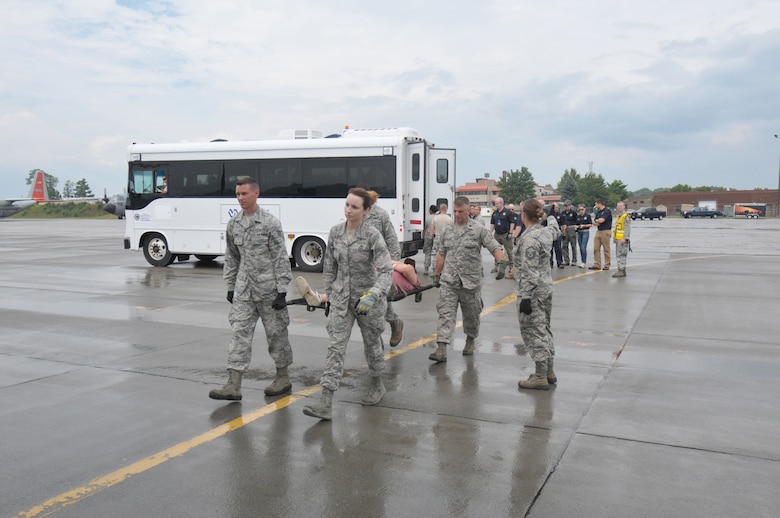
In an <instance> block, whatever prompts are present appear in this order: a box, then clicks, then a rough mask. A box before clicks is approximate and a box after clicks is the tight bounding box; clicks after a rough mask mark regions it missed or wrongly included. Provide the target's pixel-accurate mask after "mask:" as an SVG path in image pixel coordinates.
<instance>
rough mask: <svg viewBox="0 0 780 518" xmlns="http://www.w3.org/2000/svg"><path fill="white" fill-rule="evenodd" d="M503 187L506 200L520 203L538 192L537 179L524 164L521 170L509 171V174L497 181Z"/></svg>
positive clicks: (506, 201)
mask: <svg viewBox="0 0 780 518" xmlns="http://www.w3.org/2000/svg"><path fill="white" fill-rule="evenodd" d="M496 186H498V187H499V188H500V189H501V197H502V198H504V202H505V203H507V204H509V203H520V202H521V201H525V200H527V199H528V198H533V197H534V195H535V194H536V180H534V175H532V174H531V171H529V170H528V168H527V167H525V166H523V167H521V168H520V170H519V171H517V170H515V171H509V174H508V175H506V176H505V177H504V178H501V179H500V180H499V181H497V182H496Z"/></svg>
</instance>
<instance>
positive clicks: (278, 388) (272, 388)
mask: <svg viewBox="0 0 780 518" xmlns="http://www.w3.org/2000/svg"><path fill="white" fill-rule="evenodd" d="M291 389H292V383H290V376H288V375H287V367H277V368H276V378H274V382H273V383H271V384H270V385H268V386H267V387H265V389H263V392H265V395H266V396H277V395H279V394H283V393H285V392H289V391H290V390H291Z"/></svg>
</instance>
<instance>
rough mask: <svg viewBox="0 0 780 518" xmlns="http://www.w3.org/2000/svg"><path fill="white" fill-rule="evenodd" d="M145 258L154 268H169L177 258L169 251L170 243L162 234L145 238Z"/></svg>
mask: <svg viewBox="0 0 780 518" xmlns="http://www.w3.org/2000/svg"><path fill="white" fill-rule="evenodd" d="M143 248H144V257H145V258H146V262H148V263H149V264H151V265H152V266H168V265H169V264H171V263H172V262H173V261H174V259H176V256H174V255H173V254H172V253H171V251H170V250H168V242H167V241H166V240H165V238H164V237H163V236H162V235H160V234H149V235H148V236H146V237H145V238H144V247H143Z"/></svg>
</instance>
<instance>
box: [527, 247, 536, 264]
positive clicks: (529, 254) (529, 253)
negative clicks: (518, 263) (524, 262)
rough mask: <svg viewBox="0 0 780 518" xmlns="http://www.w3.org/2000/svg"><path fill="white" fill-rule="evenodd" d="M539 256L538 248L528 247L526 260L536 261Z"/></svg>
mask: <svg viewBox="0 0 780 518" xmlns="http://www.w3.org/2000/svg"><path fill="white" fill-rule="evenodd" d="M537 256H538V254H537V253H536V248H534V247H528V248H527V249H526V250H525V258H526V259H528V260H529V261H532V260H534V259H536V257H537Z"/></svg>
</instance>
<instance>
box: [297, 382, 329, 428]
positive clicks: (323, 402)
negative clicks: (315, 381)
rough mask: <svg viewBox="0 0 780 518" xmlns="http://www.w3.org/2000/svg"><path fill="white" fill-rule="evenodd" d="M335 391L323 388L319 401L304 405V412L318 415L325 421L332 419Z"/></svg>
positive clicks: (313, 415)
mask: <svg viewBox="0 0 780 518" xmlns="http://www.w3.org/2000/svg"><path fill="white" fill-rule="evenodd" d="M332 412H333V391H332V390H330V389H326V388H324V389H322V396H321V397H320V400H319V402H317V403H315V404H313V405H309V406H305V407H303V413H304V414H306V415H307V416H310V417H318V418H320V419H322V420H324V421H330V420H331V419H332V418H333V414H332Z"/></svg>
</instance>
